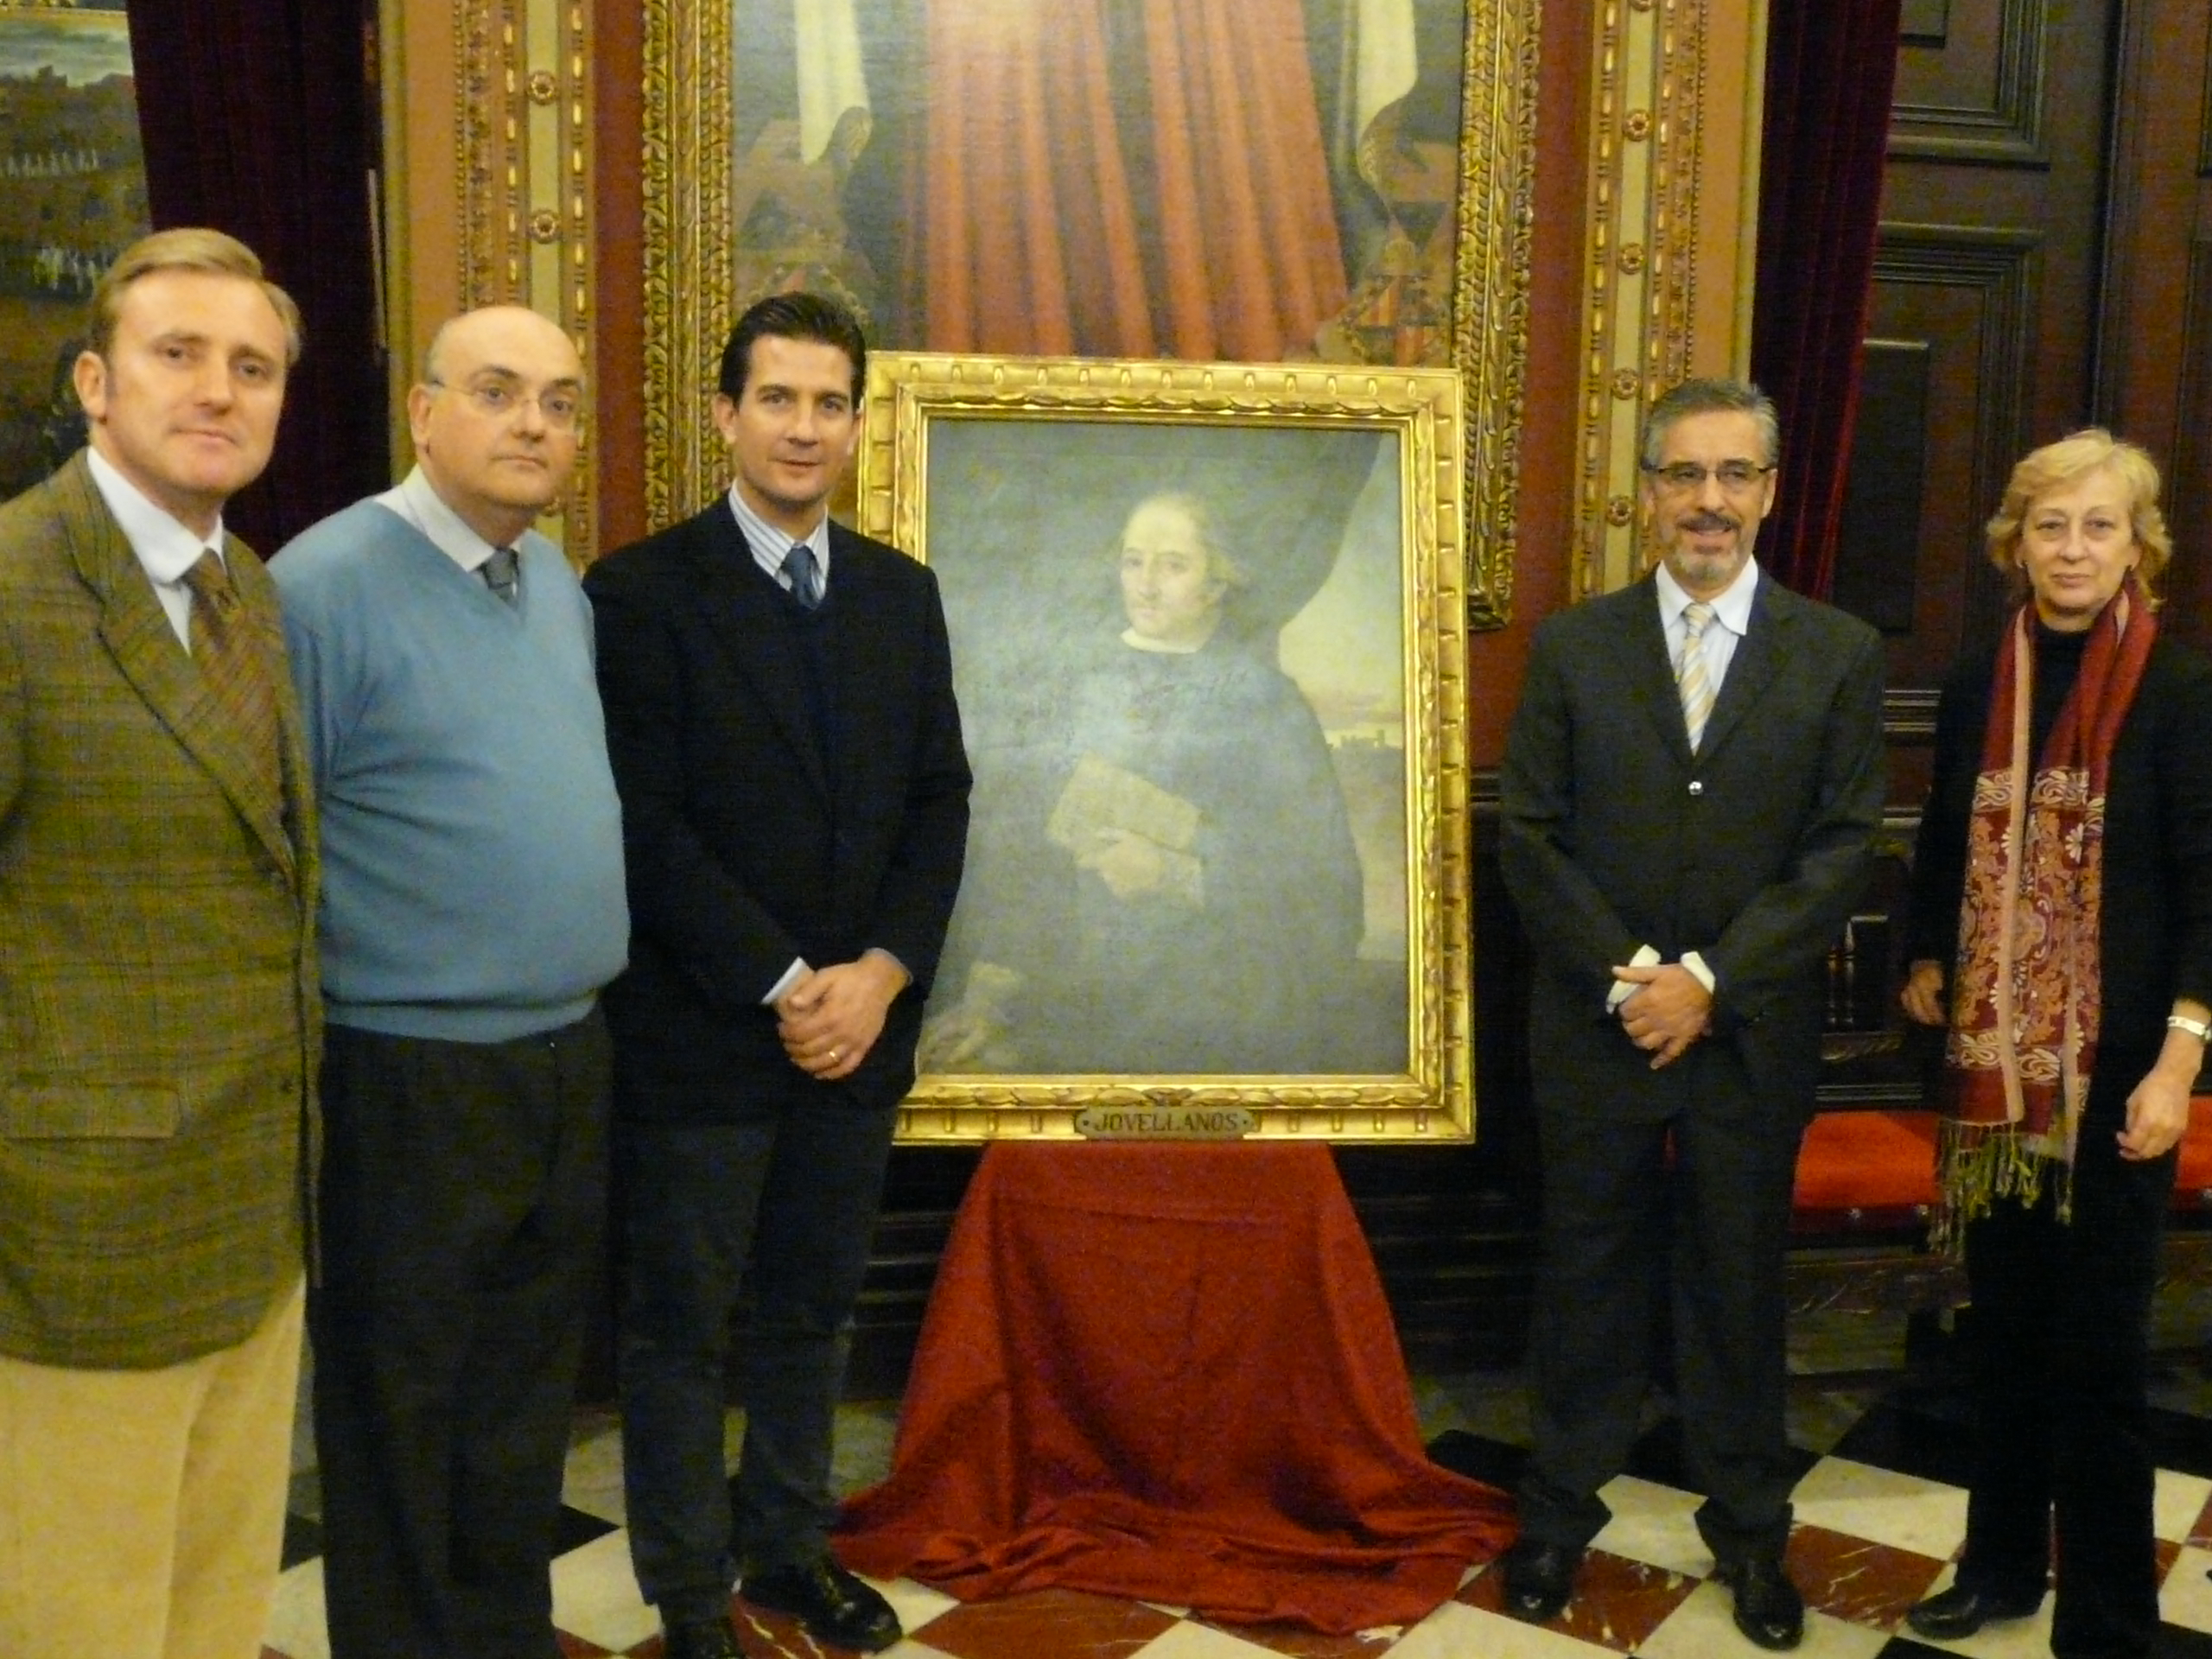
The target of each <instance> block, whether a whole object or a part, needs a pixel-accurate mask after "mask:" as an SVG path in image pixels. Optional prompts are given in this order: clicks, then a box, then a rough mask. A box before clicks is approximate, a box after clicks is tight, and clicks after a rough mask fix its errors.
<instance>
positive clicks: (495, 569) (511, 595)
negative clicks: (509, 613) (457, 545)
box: [477, 547, 522, 605]
mask: <svg viewBox="0 0 2212 1659" xmlns="http://www.w3.org/2000/svg"><path fill="white" fill-rule="evenodd" d="M477 569H478V571H479V572H480V574H481V575H483V578H484V585H485V586H486V588H490V589H491V590H492V591H493V593H495V594H498V595H499V597H500V598H501V599H504V600H505V601H507V603H508V604H510V605H512V604H513V603H514V602H515V593H516V588H515V585H516V583H517V582H519V581H520V580H521V577H522V569H521V562H520V561H519V560H518V559H517V558H516V556H515V550H514V549H512V547H495V548H493V550H492V556H491V557H490V558H488V559H486V560H485V561H484V563H482V564H480V565H479V566H477Z"/></svg>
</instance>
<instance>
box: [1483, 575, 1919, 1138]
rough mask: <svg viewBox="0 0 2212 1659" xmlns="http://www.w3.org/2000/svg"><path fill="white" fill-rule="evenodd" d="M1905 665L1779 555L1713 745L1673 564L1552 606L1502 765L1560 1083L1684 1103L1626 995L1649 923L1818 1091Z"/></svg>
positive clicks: (1579, 1093) (1797, 1098)
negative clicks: (1630, 1015) (1824, 1019)
mask: <svg viewBox="0 0 2212 1659" xmlns="http://www.w3.org/2000/svg"><path fill="white" fill-rule="evenodd" d="M1882 679H1883V662H1882V650H1881V641H1880V639H1879V638H1878V636H1877V635H1876V634H1875V632H1874V631H1873V630H1872V628H1870V627H1868V626H1866V624H1864V623H1863V622H1859V621H1857V620H1853V618H1851V617H1848V616H1847V615H1845V614H1844V613H1841V612H1840V611H1836V610H1834V609H1832V608H1830V607H1827V606H1824V605H1818V604H1815V603H1814V602H1812V601H1808V600H1806V599H1803V598H1801V597H1799V596H1798V595H1797V594H1793V593H1791V592H1790V591H1789V589H1788V588H1783V587H1781V586H1780V585H1778V584H1777V583H1776V582H1773V581H1771V580H1770V579H1769V578H1768V577H1767V576H1766V575H1764V573H1763V574H1762V575H1760V578H1759V583H1758V591H1757V593H1756V594H1754V596H1753V601H1752V609H1751V626H1750V629H1749V631H1748V632H1746V634H1745V637H1744V638H1743V639H1741V640H1739V641H1738V643H1737V647H1736V652H1735V656H1734V658H1733V659H1732V662H1731V664H1730V665H1729V669H1728V677H1727V679H1726V681H1725V682H1724V683H1723V685H1722V688H1721V692H1720V698H1719V703H1718V704H1717V705H1716V706H1715V708H1714V709H1713V715H1712V718H1711V720H1710V721H1709V722H1708V724H1707V728H1706V734H1705V741H1704V743H1703V745H1702V747H1701V748H1700V752H1699V753H1697V754H1696V755H1694V756H1693V755H1692V754H1691V753H1690V750H1689V743H1688V737H1687V735H1686V734H1685V733H1684V730H1683V725H1682V715H1681V703H1680V701H1679V698H1678V696H1677V693H1676V691H1675V680H1674V671H1673V668H1672V666H1671V664H1669V661H1668V657H1667V645H1666V633H1665V630H1664V628H1663V627H1662V626H1661V624H1660V620H1659V602H1658V597H1657V594H1656V591H1655V588H1654V584H1653V582H1652V581H1650V580H1649V579H1647V580H1645V581H1643V582H1637V584H1636V585H1635V586H1633V587H1631V588H1626V589H1624V590H1622V591H1620V592H1618V593H1614V594H1607V595H1605V597H1603V598H1600V599H1595V600H1592V601H1588V602H1587V603H1585V604H1581V605H1577V606H1574V607H1571V608H1569V609H1567V610H1565V611H1561V612H1560V613H1556V614H1554V615H1553V616H1551V617H1549V618H1548V619H1546V620H1545V622H1544V624H1543V626H1541V628H1539V629H1538V630H1537V633H1536V639H1535V647H1534V650H1533V652H1532V653H1531V655H1530V658H1529V673H1528V678H1527V682H1526V683H1525V685H1524V687H1523V689H1522V697H1521V706H1520V709H1519V710H1518V712H1517V713H1516V716H1515V719H1514V722H1513V729H1512V734H1511V736H1510V741H1509V742H1508V745H1507V749H1506V758H1505V766H1504V771H1503V777H1502V779H1501V789H1502V793H1503V848H1502V859H1503V866H1504V874H1505V880H1506V885H1507V887H1509V888H1510V891H1511V892H1512V894H1513V897H1514V899H1515V902H1516V905H1517V906H1518V907H1519V909H1520V912H1521V918H1522V924H1523V925H1524V926H1525V927H1526V929H1527V931H1528V932H1529V938H1530V939H1531V940H1532V941H1533V943H1534V944H1535V954H1536V977H1535V986H1534V998H1533V1005H1532V1011H1531V1021H1532V1027H1531V1028H1532V1038H1531V1046H1532V1052H1531V1058H1533V1060H1534V1061H1535V1065H1536V1068H1537V1077H1538V1084H1539V1091H1540V1096H1541V1098H1542V1099H1543V1100H1544V1101H1546V1102H1547V1103H1555V1104H1557V1105H1559V1106H1560V1108H1561V1109H1575V1108H1576V1107H1577V1106H1578V1105H1580V1106H1581V1107H1582V1108H1585V1109H1587V1110H1589V1111H1591V1112H1593V1113H1599V1114H1608V1113H1618V1114H1629V1113H1642V1114H1645V1115H1648V1116H1665V1115H1667V1114H1668V1113H1669V1111H1671V1110H1672V1109H1674V1104H1675V1102H1676V1100H1677V1098H1678V1091H1679V1088H1680V1084H1679V1083H1678V1082H1676V1081H1675V1079H1674V1078H1672V1077H1670V1076H1669V1073H1670V1071H1678V1068H1666V1069H1662V1071H1657V1072H1654V1071H1651V1070H1650V1068H1649V1057H1648V1056H1646V1055H1645V1054H1643V1052H1641V1051H1639V1050H1638V1049H1637V1048H1636V1046H1634V1045H1633V1044H1632V1043H1630V1041H1629V1040H1628V1038H1627V1036H1626V1035H1625V1033H1623V1032H1621V1030H1620V1029H1619V1021H1618V1019H1616V1018H1615V1017H1614V1016H1612V1015H1611V1014H1607V1013H1606V1011H1605V997H1606V993H1607V991H1608V989H1609V988H1611V984H1612V982H1613V981H1612V977H1611V971H1610V970H1611V967H1612V966H1613V964H1615V963H1626V962H1627V961H1628V960H1629V959H1630V957H1631V956H1632V955H1633V954H1634V953H1635V951H1636V950H1637V947H1638V946H1639V945H1642V944H1651V945H1653V946H1655V947H1656V949H1657V950H1658V951H1659V954H1660V956H1661V957H1662V959H1663V960H1666V961H1669V962H1672V961H1674V960H1675V959H1676V958H1677V957H1680V956H1681V954H1682V953H1683V952H1684V951H1686V950H1697V951H1700V952H1701V953H1702V955H1703V957H1704V959H1705V962H1706V963H1707V966H1709V967H1710V968H1711V969H1713V975H1714V977H1715V979H1716V981H1717V982H1718V985H1717V989H1716V993H1715V999H1716V1000H1715V1004H1714V1008H1713V1027H1714V1034H1713V1036H1712V1037H1709V1038H1707V1039H1702V1040H1704V1041H1707V1042H1713V1041H1719V1042H1723V1043H1728V1044H1732V1045H1734V1046H1736V1047H1737V1049H1738V1052H1740V1054H1741V1056H1742V1058H1743V1061H1744V1065H1745V1069H1746V1071H1748V1072H1749V1074H1750V1077H1751V1081H1752V1084H1753V1086H1754V1087H1755V1088H1756V1089H1757V1090H1758V1092H1759V1094H1760V1095H1761V1096H1764V1097H1766V1098H1769V1099H1771V1100H1772V1101H1774V1102H1775V1103H1777V1104H1781V1103H1785V1102H1786V1103H1792V1104H1795V1105H1796V1107H1797V1108H1798V1109H1799V1111H1800V1112H1806V1111H1809V1110H1810V1108H1811V1104H1812V1092H1813V1085H1814V1082H1815V1075H1816V1068H1817V1066H1818V1064H1819V1033H1820V1027H1821V1015H1822V1012H1823V1009H1824V1006H1825V998H1824V995H1823V982H1822V968H1823V962H1824V959H1825V957H1826V954H1827V950H1828V948H1829V947H1830V945H1831V944H1834V941H1835V940H1836V938H1838V936H1839V935H1840V932H1841V931H1842V927H1843V924H1844V921H1845V919H1846V918H1847V917H1848V916H1849V914H1850V912H1851V907H1852V906H1853V903H1854V902H1855V901H1856V899H1857V898H1858V896H1859V893H1860V891H1861V888H1862V887H1863V885H1864V881H1865V879H1866V867H1867V850H1868V847H1869V843H1870V840H1871V837H1872V833H1873V831H1874V829H1875V828H1876V827H1877V826H1878V823H1879V822H1880V819H1881V811H1882V800H1883V790H1884V773H1883V749H1882V721H1881V712H1882ZM1783 1116H1784V1117H1786V1118H1787V1119H1788V1120H1789V1129H1790V1133H1792V1134H1793V1135H1794V1134H1795V1133H1796V1130H1797V1128H1799V1127H1800V1123H1801V1121H1802V1120H1801V1119H1800V1118H1798V1117H1796V1116H1792V1115H1790V1114H1787V1113H1785V1114H1783Z"/></svg>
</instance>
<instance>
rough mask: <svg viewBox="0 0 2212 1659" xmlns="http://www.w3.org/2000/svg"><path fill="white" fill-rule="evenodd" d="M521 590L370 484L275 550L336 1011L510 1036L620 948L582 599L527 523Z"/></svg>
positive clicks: (616, 813)
mask: <svg viewBox="0 0 2212 1659" xmlns="http://www.w3.org/2000/svg"><path fill="white" fill-rule="evenodd" d="M520 552H521V555H522V587H521V603H520V604H519V605H518V606H512V605H509V604H508V603H506V601H504V600H502V599H499V597H497V596H496V595H494V594H493V593H492V592H491V590H490V589H489V588H486V587H485V585H484V583H483V582H482V581H481V580H480V578H479V577H477V576H475V575H472V574H470V573H468V572H467V571H464V570H463V569H461V567H460V566H459V565H457V564H455V563H454V561H453V560H452V559H450V558H448V556H446V555H445V554H444V553H442V551H440V550H438V548H437V547H436V546H435V544H433V543H431V542H430V541H429V539H428V538H427V537H424V536H423V534H422V532H421V531H417V530H416V529H415V528H414V526H412V525H411V524H408V523H407V522H406V521H405V520H404V519H403V518H400V517H399V515H398V514H397V513H395V512H392V511H391V509H390V508H388V507H386V506H384V505H381V504H380V503H378V502H377V501H374V500H369V501H362V502H359V503H357V504H355V505H353V506H351V507H348V508H347V509H346V510H345V511H344V512H340V513H336V514H334V515H333V516H332V517H330V518H326V519H324V520H323V521H322V522H321V524H316V525H315V527H314V528H313V529H311V530H309V531H307V532H306V533H305V534H304V535H302V536H301V537H299V538H298V539H296V541H294V542H293V543H290V545H289V546H288V547H286V548H285V550H283V553H282V554H281V555H280V556H278V557H277V558H276V559H275V560H273V561H272V562H271V563H270V574H271V575H274V576H275V577H276V579H277V588H279V589H280V590H281V591H282V593H283V601H284V633H285V638H286V640H287V642H288V644H289V647H290V652H291V658H292V675H293V677H294V679H295V680H296V681H297V682H298V683H299V690H300V703H301V707H302V712H303V714H304V715H305V717H306V721H307V739H308V753H309V757H310V759H311V760H312V761H313V763H314V769H315V790H316V793H317V795H318V797H319V798H320V801H321V813H322V860H323V884H322V912H321V930H322V931H321V944H322V988H323V997H324V1001H325V1003H326V1006H327V1010H328V1013H329V1016H330V1019H331V1020H332V1021H333V1022H334V1024H338V1025H342V1026H352V1027H359V1028H361V1029H365V1030H369V1031H378V1032H385V1033H392V1034H395V1035H398V1036H407V1037H429V1038H439V1039H448V1040H451V1041H459V1042H501V1041H505V1040H507V1039H511V1038H516V1037H522V1036H527V1035H529V1034H531V1033H534V1032H540V1031H550V1030H552V1029H554V1028H556V1027H560V1026H563V1025H568V1024H571V1023H573V1022H574V1021H575V1020H579V1019H582V1017H583V1016H584V1014H586V1013H588V1011H589V1009H590V1007H591V1004H592V999H593V997H594V995H595V994H596V993H597V992H598V990H599V988H600V987H601V986H602V985H604V984H605V983H606V982H607V981H608V980H610V979H612V978H613V977H614V976H615V975H616V974H617V973H618V972H620V970H621V968H622V964H623V961H624V958H625V957H626V954H627V951H628V949H629V932H630V921H629V909H628V904H627V901H626V899H625V896H624V893H623V880H622V825H621V810H620V805H619V804H618V803H617V801H616V798H615V793H614V779H613V773H612V772H611V771H610V770H609V768H608V766H607V734H606V728H605V724H604V720H603V717H602V715H601V711H600V704H599V690H598V687H597V684H596V683H595V681H594V674H593V666H592V636H591V607H590V604H589V602H588V601H586V599H585V598H584V596H583V592H582V588H580V587H579V586H578V585H577V582H576V579H575V574H574V572H572V571H571V570H570V569H569V566H568V563H567V561H566V560H565V559H563V557H562V556H561V555H560V553H559V552H558V551H557V550H556V549H555V548H554V547H553V545H552V543H550V542H548V541H547V540H546V539H545V538H544V537H542V536H539V535H537V533H536V532H535V531H533V532H531V533H530V534H529V535H526V536H525V537H524V538H523V542H522V545H521V548H520Z"/></svg>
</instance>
